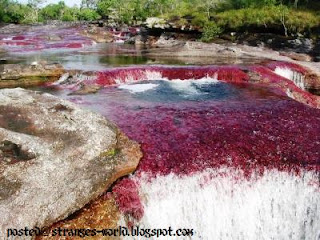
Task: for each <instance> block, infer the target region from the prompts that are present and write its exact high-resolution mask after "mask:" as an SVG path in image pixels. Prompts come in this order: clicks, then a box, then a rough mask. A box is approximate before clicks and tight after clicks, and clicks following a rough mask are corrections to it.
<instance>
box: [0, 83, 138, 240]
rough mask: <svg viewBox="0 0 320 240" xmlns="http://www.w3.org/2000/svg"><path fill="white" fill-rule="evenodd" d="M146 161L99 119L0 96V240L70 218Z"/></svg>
mask: <svg viewBox="0 0 320 240" xmlns="http://www.w3.org/2000/svg"><path fill="white" fill-rule="evenodd" d="M140 158H141V152H140V148H139V145H138V144H137V143H135V142H132V141H130V140H129V139H128V138H127V137H126V136H125V135H124V134H122V133H121V132H120V131H119V130H118V129H117V127H116V126H115V125H113V124H112V123H110V122H109V121H107V120H106V119H105V118H103V117H101V116H100V115H98V114H95V113H92V112H89V111H87V110H82V109H80V108H78V107H76V106H75V105H73V104H71V103H69V102H67V101H64V100H59V99H58V98H56V97H54V96H52V95H49V94H43V93H37V92H33V91H28V90H23V89H2V90H0V212H1V219H0V226H1V228H0V236H1V237H5V236H6V234H7V232H6V229H8V228H16V229H22V228H25V227H28V228H29V229H30V228H34V227H39V228H42V227H45V226H49V225H51V224H52V223H54V222H57V221H59V220H61V219H64V218H66V217H67V216H69V215H70V214H72V213H74V212H75V211H77V210H78V209H80V208H82V207H83V206H84V205H85V204H87V203H88V202H90V201H91V200H93V199H95V198H97V197H98V196H99V195H100V194H102V193H103V192H104V191H106V190H107V189H108V188H109V187H110V185H111V184H112V183H113V182H114V181H115V180H116V179H117V178H119V177H121V176H124V175H127V174H129V173H130V172H132V171H133V170H134V169H135V168H136V166H137V164H138V161H139V159H140ZM23 239H31V237H30V236H29V237H28V238H27V237H24V238H23Z"/></svg>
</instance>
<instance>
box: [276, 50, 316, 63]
mask: <svg viewBox="0 0 320 240" xmlns="http://www.w3.org/2000/svg"><path fill="white" fill-rule="evenodd" d="M280 55H281V56H286V57H289V58H291V59H293V60H297V61H303V62H311V61H312V57H311V56H309V55H307V54H303V53H295V52H280Z"/></svg>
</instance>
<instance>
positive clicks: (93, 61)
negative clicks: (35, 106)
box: [0, 43, 257, 71]
mask: <svg viewBox="0 0 320 240" xmlns="http://www.w3.org/2000/svg"><path fill="white" fill-rule="evenodd" d="M159 51H161V52H163V51H167V52H170V51H171V50H170V49H156V48H144V47H138V46H135V45H129V44H116V43H101V44H95V45H93V46H86V47H84V48H80V49H49V50H45V51H34V52H23V53H21V52H14V53H9V52H5V53H4V52H3V53H0V59H1V62H0V64H4V63H27V64H30V63H32V62H34V61H38V62H39V61H47V62H57V63H61V64H62V65H63V66H64V68H65V69H69V70H83V71H99V70H103V69H106V68H109V67H113V66H126V65H140V64H166V65H193V64H195V65H208V64H217V65H222V64H229V63H252V62H254V61H257V60H252V59H251V60H248V59H224V58H221V57H219V58H215V57H192V58H190V57H175V58H172V57H163V56H162V57H159V56H157V54H156V53H157V52H159Z"/></svg>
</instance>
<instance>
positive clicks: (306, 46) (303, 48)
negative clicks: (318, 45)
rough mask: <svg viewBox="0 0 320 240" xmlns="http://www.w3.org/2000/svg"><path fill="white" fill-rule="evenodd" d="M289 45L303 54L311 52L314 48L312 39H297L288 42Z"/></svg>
mask: <svg viewBox="0 0 320 240" xmlns="http://www.w3.org/2000/svg"><path fill="white" fill-rule="evenodd" d="M288 44H289V46H290V47H292V48H293V49H295V50H296V51H299V52H302V53H306V52H309V51H311V50H312V49H313V47H314V44H313V41H312V39H309V38H297V39H294V40H288Z"/></svg>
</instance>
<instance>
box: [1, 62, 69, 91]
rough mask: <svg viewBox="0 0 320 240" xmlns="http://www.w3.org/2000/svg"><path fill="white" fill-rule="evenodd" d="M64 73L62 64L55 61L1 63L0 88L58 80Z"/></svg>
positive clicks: (26, 85)
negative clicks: (52, 62) (50, 62)
mask: <svg viewBox="0 0 320 240" xmlns="http://www.w3.org/2000/svg"><path fill="white" fill-rule="evenodd" d="M63 73H64V69H63V67H62V65H60V64H55V63H54V64H48V63H46V62H39V63H38V62H33V63H32V64H3V65H0V88H6V87H28V86H34V85H39V84H41V83H44V82H48V81H56V80H57V79H58V78H59V77H60V76H61V75H62V74H63Z"/></svg>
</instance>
